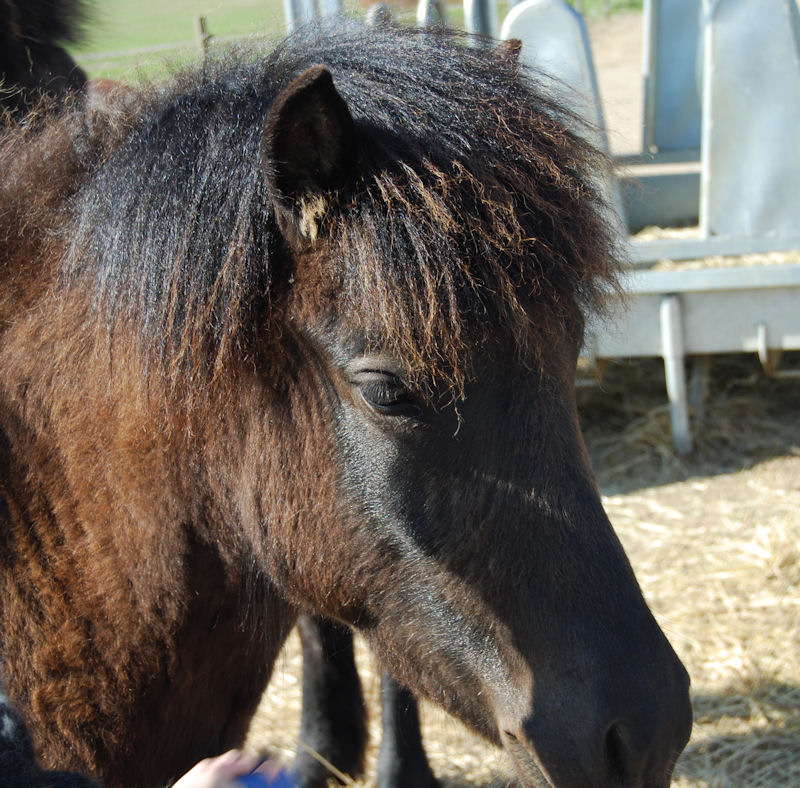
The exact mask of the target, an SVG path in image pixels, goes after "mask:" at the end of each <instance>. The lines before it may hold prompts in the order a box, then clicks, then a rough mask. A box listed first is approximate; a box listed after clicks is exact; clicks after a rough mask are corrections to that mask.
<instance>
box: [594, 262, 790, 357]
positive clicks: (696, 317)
mask: <svg viewBox="0 0 800 788" xmlns="http://www.w3.org/2000/svg"><path fill="white" fill-rule="evenodd" d="M623 289H624V291H625V293H626V295H625V300H624V303H621V302H620V303H618V304H616V305H615V307H614V309H613V310H612V316H611V318H610V319H607V320H604V321H598V320H595V321H592V322H591V323H590V325H589V328H588V330H587V334H588V335H589V338H588V340H587V353H586V354H587V355H591V356H593V357H597V358H627V357H631V358H632V357H637V356H660V355H662V347H663V337H662V328H661V324H660V314H659V311H660V309H661V302H662V300H663V299H664V297H665V296H669V295H676V296H677V297H678V298H679V300H680V306H681V329H682V334H683V347H684V351H685V352H686V353H687V354H714V353H737V352H758V349H759V326H761V325H765V326H766V327H767V334H768V337H769V339H768V345H769V348H770V349H773V350H800V264H791V265H776V266H748V267H736V268H706V269H696V270H682V271H681V270H677V271H641V272H636V273H631V274H629V275H628V276H627V277H625V279H624V280H623Z"/></svg>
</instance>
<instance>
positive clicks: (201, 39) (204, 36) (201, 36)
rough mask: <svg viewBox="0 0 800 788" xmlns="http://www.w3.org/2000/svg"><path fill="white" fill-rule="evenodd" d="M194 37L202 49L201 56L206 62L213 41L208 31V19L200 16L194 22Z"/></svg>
mask: <svg viewBox="0 0 800 788" xmlns="http://www.w3.org/2000/svg"><path fill="white" fill-rule="evenodd" d="M194 35H195V39H196V40H197V46H198V47H199V48H200V54H201V55H202V56H203V59H204V60H205V58H206V56H207V55H208V45H209V43H210V41H211V36H210V35H209V34H208V32H207V30H206V18H205V17H204V16H198V17H196V18H195V20H194Z"/></svg>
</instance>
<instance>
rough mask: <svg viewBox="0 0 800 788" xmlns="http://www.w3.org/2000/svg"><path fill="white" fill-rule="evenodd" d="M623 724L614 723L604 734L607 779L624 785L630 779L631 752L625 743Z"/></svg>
mask: <svg viewBox="0 0 800 788" xmlns="http://www.w3.org/2000/svg"><path fill="white" fill-rule="evenodd" d="M624 725H625V723H623V722H615V723H614V724H613V725H611V727H609V729H608V731H607V732H606V767H607V769H608V777H609V779H610V780H612V781H614V782H617V781H619V782H621V783H625V782H627V781H628V780H630V778H631V777H632V775H631V771H632V768H631V766H632V764H631V752H630V749H629V747H628V744H627V742H626V741H625V736H624V734H623V731H624Z"/></svg>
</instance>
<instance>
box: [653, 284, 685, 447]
mask: <svg viewBox="0 0 800 788" xmlns="http://www.w3.org/2000/svg"><path fill="white" fill-rule="evenodd" d="M659 318H660V322H661V342H662V350H661V355H662V356H663V357H664V374H665V377H666V382H667V396H668V397H669V403H670V416H671V419H672V439H673V441H674V442H675V449H676V451H677V452H678V454H688V453H689V452H690V451H691V450H692V433H691V429H690V427H689V396H688V392H687V388H686V370H685V369H684V352H683V332H682V329H681V303H680V299H679V298H678V296H676V295H667V296H664V298H663V299H662V300H661V309H660V314H659Z"/></svg>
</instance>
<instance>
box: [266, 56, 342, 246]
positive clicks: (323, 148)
mask: <svg viewBox="0 0 800 788" xmlns="http://www.w3.org/2000/svg"><path fill="white" fill-rule="evenodd" d="M261 151H262V164H263V167H264V174H265V176H266V178H267V181H268V183H269V185H270V187H271V191H272V195H273V204H274V207H275V210H276V213H277V217H278V222H279V224H280V226H281V229H282V230H283V232H284V234H285V235H286V236H287V240H289V241H290V242H292V243H294V244H298V245H307V244H308V243H309V242H313V241H314V240H315V239H316V234H317V222H318V220H319V218H320V216H321V214H322V213H324V211H325V204H326V194H327V193H328V192H332V191H335V190H336V189H339V188H341V187H342V186H344V185H346V183H347V182H348V181H349V179H350V178H351V177H352V173H353V170H354V167H355V163H356V137H355V130H354V126H353V117H352V115H351V114H350V110H349V109H348V108H347V104H346V103H345V101H344V99H343V98H342V97H341V96H340V95H339V93H338V92H337V90H336V87H335V86H334V84H333V78H332V77H331V74H330V72H329V71H328V70H327V69H326V68H325V67H324V66H312V67H311V68H309V69H308V70H307V71H304V72H303V73H302V74H301V75H300V76H299V77H297V78H296V79H294V80H293V81H292V82H291V83H290V84H289V85H288V86H287V87H286V88H285V89H284V90H283V91H282V92H281V93H280V94H279V95H278V97H277V98H276V99H275V101H274V102H273V103H272V106H271V107H270V109H269V113H268V114H267V119H266V121H265V123H264V135H263V139H262V149H261Z"/></svg>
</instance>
